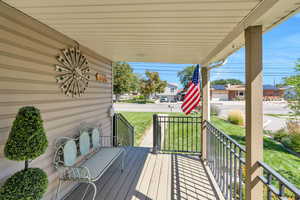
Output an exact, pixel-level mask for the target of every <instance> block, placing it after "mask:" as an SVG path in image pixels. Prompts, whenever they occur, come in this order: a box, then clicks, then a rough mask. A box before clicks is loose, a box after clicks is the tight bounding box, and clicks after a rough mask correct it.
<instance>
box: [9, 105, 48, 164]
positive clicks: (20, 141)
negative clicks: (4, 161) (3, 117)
mask: <svg viewBox="0 0 300 200" xmlns="http://www.w3.org/2000/svg"><path fill="white" fill-rule="evenodd" d="M47 146H48V141H47V138H46V134H45V131H44V127H43V120H42V118H41V114H40V111H39V110H38V109H37V108H35V107H30V106H28V107H23V108H21V109H20V110H19V112H18V114H17V116H16V119H15V121H14V122H13V125H12V128H11V131H10V134H9V137H8V140H7V143H6V145H5V148H4V153H5V156H6V157H7V158H8V159H10V160H16V161H23V160H33V159H35V158H36V157H38V156H40V155H42V154H43V153H44V152H45V151H46V149H47Z"/></svg>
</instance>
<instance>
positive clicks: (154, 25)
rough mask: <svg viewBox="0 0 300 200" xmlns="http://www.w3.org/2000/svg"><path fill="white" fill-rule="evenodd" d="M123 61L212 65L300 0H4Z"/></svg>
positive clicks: (284, 16)
mask: <svg viewBox="0 0 300 200" xmlns="http://www.w3.org/2000/svg"><path fill="white" fill-rule="evenodd" d="M4 2H6V3H8V4H9V5H11V6H13V7H15V8H17V9H19V10H21V11H22V12H24V13H26V14H28V15H30V16H32V17H34V18H36V19H37V20H39V21H41V22H43V23H45V24H47V25H49V26H50V27H52V28H54V29H56V30H58V31H60V32H62V33H64V34H65V35H67V36H69V37H71V38H73V39H75V40H77V41H79V42H80V43H82V44H85V45H86V46H88V47H90V48H91V49H93V50H95V51H97V52H98V53H100V54H102V55H103V56H105V57H107V58H109V59H111V60H114V61H117V60H122V61H131V62H168V63H200V64H202V65H207V64H208V63H211V62H215V61H218V60H221V59H224V58H225V57H226V56H228V55H230V54H231V53H233V52H235V51H236V50H237V49H239V48H240V47H241V46H243V44H244V35H243V34H244V33H243V30H244V29H245V28H246V27H248V26H250V25H260V24H262V25H263V27H264V31H267V30H269V29H270V28H272V27H273V26H275V25H276V24H278V23H280V22H282V21H284V20H286V19H287V18H288V17H290V16H292V15H293V14H295V13H296V12H297V11H299V7H300V0H127V1H125V0H4Z"/></svg>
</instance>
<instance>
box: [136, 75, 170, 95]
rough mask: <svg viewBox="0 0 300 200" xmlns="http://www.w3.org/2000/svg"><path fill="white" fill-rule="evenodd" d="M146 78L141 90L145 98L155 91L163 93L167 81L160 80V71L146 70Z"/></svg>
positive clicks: (142, 81)
mask: <svg viewBox="0 0 300 200" xmlns="http://www.w3.org/2000/svg"><path fill="white" fill-rule="evenodd" d="M145 74H146V77H147V78H146V79H142V80H141V85H140V91H141V94H142V95H143V96H144V97H145V98H149V96H150V95H151V94H153V93H156V92H158V93H161V92H163V91H164V90H165V88H166V87H167V82H166V81H162V80H160V77H159V73H158V72H149V71H146V72H145Z"/></svg>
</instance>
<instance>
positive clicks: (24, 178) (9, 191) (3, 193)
mask: <svg viewBox="0 0 300 200" xmlns="http://www.w3.org/2000/svg"><path fill="white" fill-rule="evenodd" d="M47 186H48V179H47V174H46V173H45V172H44V171H43V170H41V169H39V168H28V169H24V170H22V171H19V172H17V173H15V174H14V175H12V176H11V177H10V178H9V179H7V181H6V182H5V184H4V185H3V187H1V188H0V200H39V199H41V198H42V196H43V194H44V193H45V192H46V189H47Z"/></svg>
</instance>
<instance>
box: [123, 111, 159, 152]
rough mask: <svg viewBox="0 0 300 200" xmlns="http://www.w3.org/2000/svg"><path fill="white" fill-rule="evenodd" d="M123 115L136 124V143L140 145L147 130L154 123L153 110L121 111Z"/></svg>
mask: <svg viewBox="0 0 300 200" xmlns="http://www.w3.org/2000/svg"><path fill="white" fill-rule="evenodd" d="M121 113H122V115H124V117H125V118H126V119H127V120H128V121H129V122H130V123H131V124H132V125H133V126H134V128H135V139H134V141H135V142H134V143H135V145H136V146H139V145H140V143H141V141H142V139H143V135H144V133H145V131H146V130H147V129H148V128H150V126H151V125H152V116H153V114H155V113H152V112H121Z"/></svg>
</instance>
